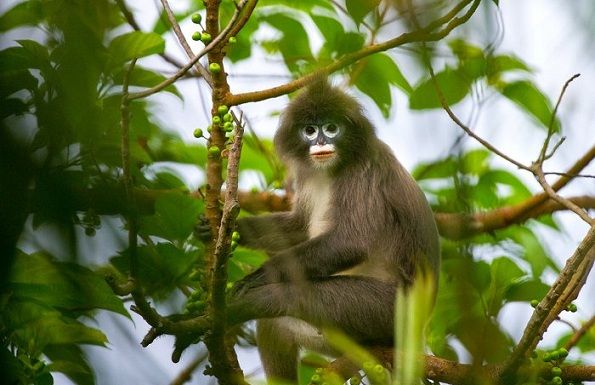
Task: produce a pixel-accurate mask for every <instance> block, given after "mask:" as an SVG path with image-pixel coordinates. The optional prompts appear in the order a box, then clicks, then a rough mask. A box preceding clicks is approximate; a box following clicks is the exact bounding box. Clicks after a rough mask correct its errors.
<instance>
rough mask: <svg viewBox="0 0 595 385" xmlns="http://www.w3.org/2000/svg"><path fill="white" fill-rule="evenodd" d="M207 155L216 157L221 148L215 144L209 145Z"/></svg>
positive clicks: (219, 153)
mask: <svg viewBox="0 0 595 385" xmlns="http://www.w3.org/2000/svg"><path fill="white" fill-rule="evenodd" d="M209 155H211V156H213V157H215V158H218V157H219V156H220V155H221V150H220V149H219V147H217V146H212V147H209Z"/></svg>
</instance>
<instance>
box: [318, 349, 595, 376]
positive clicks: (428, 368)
mask: <svg viewBox="0 0 595 385" xmlns="http://www.w3.org/2000/svg"><path fill="white" fill-rule="evenodd" d="M370 352H371V353H372V354H373V355H374V356H375V357H376V358H377V359H378V360H379V362H381V363H382V364H383V365H384V366H385V367H386V366H388V365H391V364H392V362H393V361H394V360H393V358H394V357H393V356H394V350H393V349H390V348H374V349H371V351H370ZM420 359H423V360H424V361H425V375H426V378H427V379H430V380H432V381H439V382H444V383H448V384H469V383H488V384H494V383H497V381H498V379H499V378H500V376H501V373H502V371H503V365H502V364H489V365H483V366H478V365H471V364H461V363H459V362H455V361H450V360H446V359H443V358H439V357H436V356H432V355H426V356H423V357H420ZM328 369H329V370H330V371H332V372H333V373H337V374H339V375H340V376H341V377H342V378H343V379H345V380H347V379H348V378H350V377H352V376H353V375H355V374H356V373H357V372H358V371H359V369H360V368H359V367H358V366H357V365H356V364H354V363H353V362H351V361H350V360H349V359H348V358H346V357H340V358H338V359H336V360H334V361H333V362H332V363H331V365H330V366H329V368H328ZM550 370H551V367H550V366H543V367H541V368H535V367H527V366H525V367H523V368H522V374H523V375H525V376H528V375H530V374H531V372H532V371H538V372H539V375H540V376H542V377H544V378H548V377H549V376H550V375H551V374H550ZM561 377H562V378H563V379H564V381H565V382H569V381H593V380H595V366H590V365H568V366H563V367H562V374H561ZM473 379H477V381H475V382H473Z"/></svg>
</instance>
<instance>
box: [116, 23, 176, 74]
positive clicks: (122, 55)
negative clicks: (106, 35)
mask: <svg viewBox="0 0 595 385" xmlns="http://www.w3.org/2000/svg"><path fill="white" fill-rule="evenodd" d="M164 49H165V40H163V37H161V36H160V35H158V34H156V33H153V32H140V31H133V32H128V33H125V34H123V35H119V36H116V37H115V38H114V39H113V40H112V41H111V42H110V44H109V47H108V54H109V55H110V61H111V63H112V64H113V65H114V66H117V65H119V64H122V63H125V62H127V61H128V60H131V59H134V58H141V57H145V56H149V55H153V54H156V53H163V51H164Z"/></svg>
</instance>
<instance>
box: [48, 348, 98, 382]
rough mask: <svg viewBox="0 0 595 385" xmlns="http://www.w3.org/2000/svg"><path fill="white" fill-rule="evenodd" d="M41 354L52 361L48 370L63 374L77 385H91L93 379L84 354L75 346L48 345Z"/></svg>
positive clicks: (91, 370)
mask: <svg viewBox="0 0 595 385" xmlns="http://www.w3.org/2000/svg"><path fill="white" fill-rule="evenodd" d="M43 353H44V354H45V355H46V356H47V357H48V358H49V359H50V360H52V363H51V364H49V365H48V369H49V370H50V371H52V372H60V373H63V374H65V375H66V376H67V377H68V378H70V379H71V380H72V381H73V382H74V383H76V384H78V385H93V384H95V377H94V375H93V369H91V367H90V366H89V363H88V362H87V359H86V357H85V353H83V351H82V349H81V348H80V347H79V346H77V345H48V346H46V347H45V349H44V350H43Z"/></svg>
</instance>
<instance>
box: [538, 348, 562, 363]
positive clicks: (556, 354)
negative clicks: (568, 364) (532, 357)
mask: <svg viewBox="0 0 595 385" xmlns="http://www.w3.org/2000/svg"><path fill="white" fill-rule="evenodd" d="M567 356H568V350H566V349H565V348H560V349H556V350H552V351H551V352H548V353H545V354H544V355H543V357H542V360H543V361H544V362H556V361H558V360H560V359H564V358H566V357H567Z"/></svg>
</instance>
